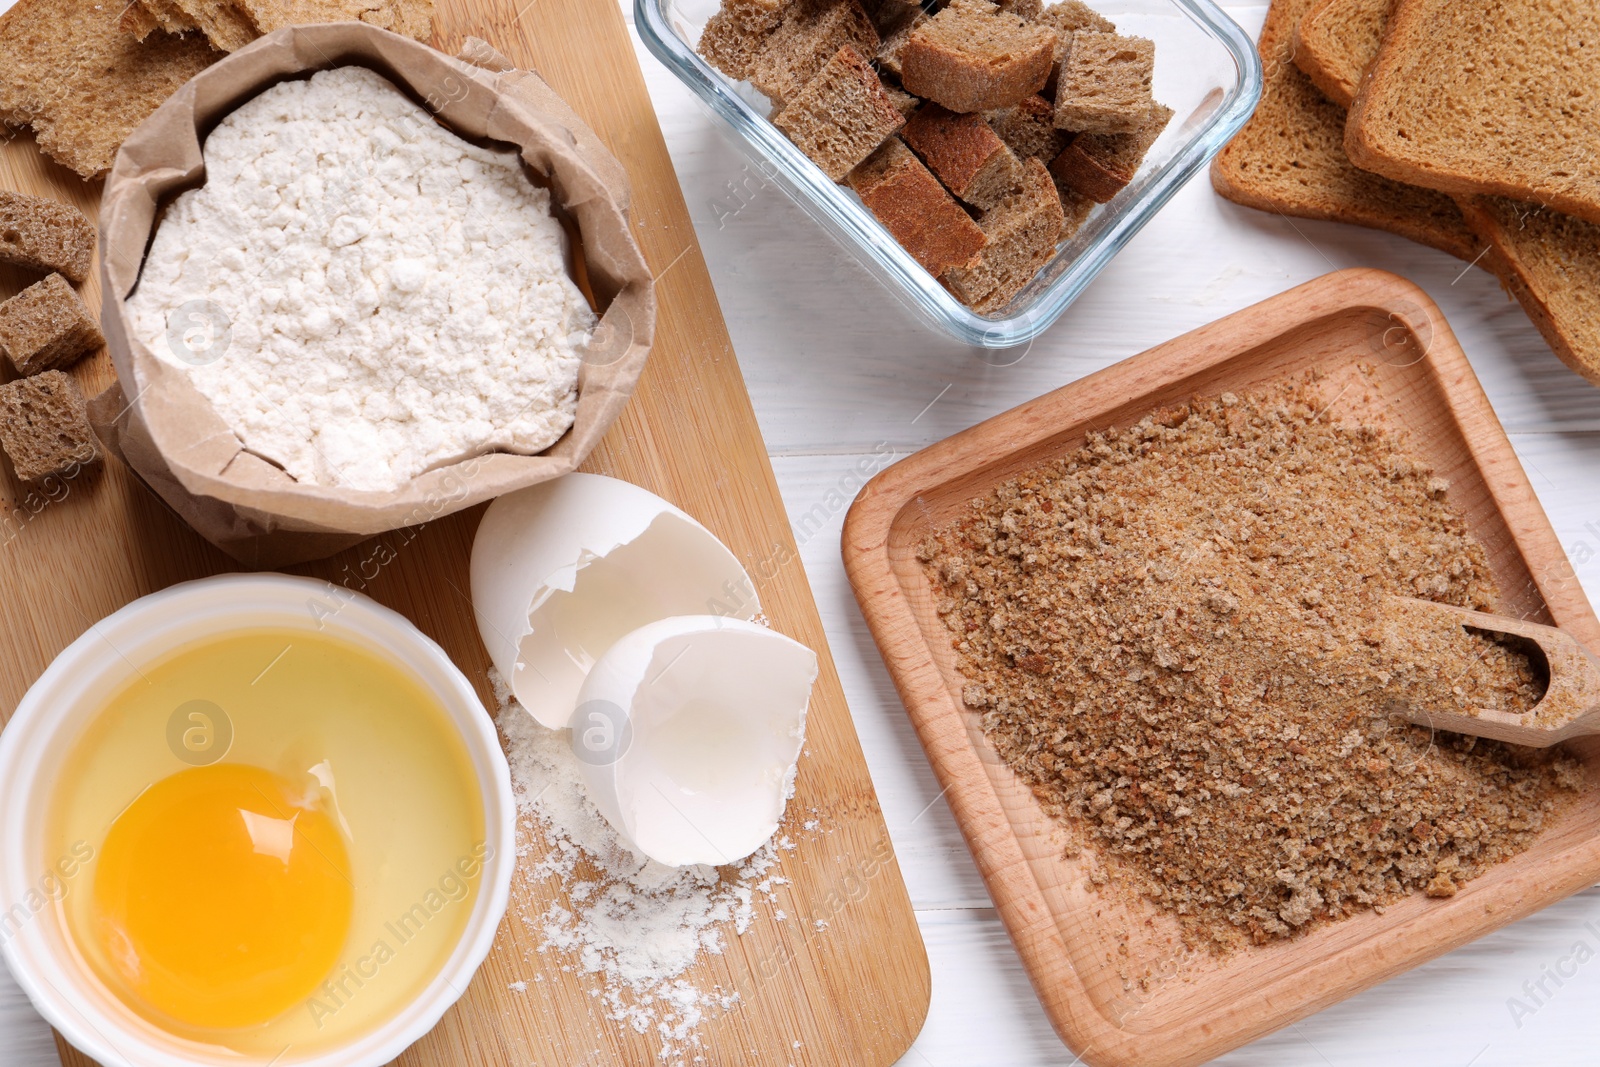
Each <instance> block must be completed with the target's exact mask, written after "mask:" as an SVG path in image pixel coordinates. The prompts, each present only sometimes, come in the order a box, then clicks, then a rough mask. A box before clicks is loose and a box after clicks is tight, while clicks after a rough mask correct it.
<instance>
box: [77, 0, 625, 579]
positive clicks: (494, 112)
mask: <svg viewBox="0 0 1600 1067" xmlns="http://www.w3.org/2000/svg"><path fill="white" fill-rule="evenodd" d="M463 52H464V54H466V55H467V56H468V57H469V58H470V59H471V60H472V61H473V63H472V64H471V65H469V64H468V63H466V62H462V61H459V60H454V59H451V58H450V57H448V56H445V55H444V54H442V53H439V52H436V51H434V50H433V49H430V48H428V47H427V46H425V45H421V44H418V43H416V42H414V41H411V40H409V39H406V38H401V37H398V36H396V35H394V34H389V33H387V32H386V31H383V30H379V29H376V28H375V27H371V26H368V25H366V24H364V23H339V24H330V25H325V26H309V27H292V28H289V29H285V30H280V31H278V32H276V33H274V34H271V35H268V36H267V37H265V38H262V39H261V40H260V41H257V42H255V43H254V44H252V45H250V46H249V47H248V48H246V49H241V50H240V51H239V52H236V53H234V54H233V55H232V56H230V57H228V58H227V59H225V60H222V61H220V62H219V63H217V64H216V65H214V66H212V67H210V68H208V69H207V70H206V71H204V72H202V73H201V74H200V75H198V76H197V77H196V78H195V79H194V80H193V81H191V82H190V83H188V84H187V85H185V86H184V87H183V88H182V89H180V90H179V92H178V93H177V94H175V95H174V96H173V97H172V99H170V100H169V101H168V102H167V103H166V104H164V105H163V106H162V108H161V109H159V110H158V111H157V112H156V114H155V115H153V116H152V117H151V119H150V120H148V121H147V122H146V123H145V124H144V125H143V126H141V127H140V128H139V129H138V130H136V131H135V133H134V134H133V135H132V136H131V137H130V138H129V140H128V142H127V143H126V144H125V145H124V147H123V151H122V153H121V154H119V156H118V159H117V163H116V166H115V167H114V168H113V171H112V174H111V177H110V178H109V179H108V180H107V183H106V191H105V196H104V200H103V205H102V250H103V253H104V254H103V255H102V268H101V269H102V282H103V291H104V293H105V301H104V304H105V306H104V308H103V315H102V319H103V322H104V326H105V330H106V334H107V340H108V343H109V346H110V348H111V351H112V357H113V362H114V364H115V366H116V370H117V375H118V379H119V384H120V385H121V387H122V389H123V390H124V393H123V399H122V400H118V401H115V402H108V403H104V404H100V405H97V410H100V411H101V412H102V413H106V412H108V411H114V412H115V413H116V414H115V422H114V424H104V423H102V424H101V425H99V426H98V427H97V429H99V431H100V433H101V435H102V437H103V438H105V439H106V441H107V443H108V445H109V446H110V447H112V448H113V450H114V451H116V452H117V453H118V454H119V455H122V456H123V457H124V458H125V459H126V460H127V462H128V463H129V465H130V466H132V467H134V469H135V470H136V472H137V473H139V474H140V476H141V477H142V478H143V479H144V481H145V482H146V484H148V485H150V486H151V487H152V488H153V489H155V490H156V492H157V493H158V494H159V495H160V496H161V497H162V498H163V499H164V500H165V501H166V502H167V503H168V504H169V505H170V506H172V507H173V508H174V510H176V511H177V512H178V514H179V515H180V516H181V517H183V518H184V519H185V521H187V522H189V523H190V525H192V526H193V527H194V528H195V529H196V530H197V531H199V532H200V533H201V534H202V535H203V536H204V537H206V538H207V540H210V541H211V542H212V543H214V544H216V545H217V546H218V547H220V548H222V549H223V550H224V551H227V552H228V553H229V554H230V555H233V556H234V557H235V558H237V559H240V560H241V561H242V562H246V563H249V564H252V565H255V566H271V565H282V564H284V563H286V562H297V561H302V560H305V559H312V558H317V557H318V556H323V555H328V554H331V553H332V552H334V551H338V550H339V549H341V548H343V547H346V546H347V545H349V544H352V543H354V542H356V541H359V540H361V539H363V538H365V537H368V536H371V535H373V534H377V533H381V532H384V531H386V530H390V529H395V528H397V527H400V526H405V525H413V524H416V523H421V522H427V521H429V520H431V519H434V518H439V517H442V516H444V515H447V514H450V513H452V512H454V511H458V510H460V509H462V508H465V507H470V506H471V505H473V504H476V503H479V502H481V501H483V500H487V499H490V498H492V497H495V496H499V495H501V494H503V493H506V492H510V491H513V490H515V489H519V488H523V487H525V486H528V485H533V484H536V483H537V482H540V481H544V480H547V479H549V478H552V477H557V476H559V475H561V474H565V473H567V472H568V471H571V470H572V469H574V468H575V467H576V466H577V465H578V463H579V462H581V461H582V459H583V457H584V456H586V455H587V454H588V452H589V451H590V450H592V448H593V447H594V445H595V444H596V443H597V442H598V441H599V439H600V437H601V436H602V435H603V434H604V433H605V431H606V429H607V428H609V426H610V424H611V423H612V422H613V421H615V419H616V417H617V415H618V414H620V412H621V410H622V408H623V406H625V404H626V402H627V399H628V397H629V395H631V392H632V389H633V387H634V385H635V383H636V382H637V379H638V376H639V373H640V372H641V371H642V369H643V364H644V360H645V358H646V356H647V355H648V352H649V347H650V344H651V341H652V340H653V328H654V314H655V300H654V288H653V282H652V279H651V276H650V272H649V268H648V267H647V266H646V265H645V262H644V258H643V255H642V254H641V253H640V252H639V249H638V246H637V244H636V243H635V242H634V241H633V238H632V235H631V233H630V232H629V230H628V227H627V218H626V215H625V208H626V204H627V200H628V188H627V176H626V171H625V170H624V169H623V168H622V166H621V164H620V162H618V161H617V160H616V158H615V157H614V156H612V155H611V154H610V153H609V152H608V151H607V150H606V149H605V148H604V146H603V145H602V144H601V142H600V140H599V138H598V137H597V136H596V135H595V134H594V132H593V131H592V130H590V129H589V128H588V126H587V125H585V124H584V123H583V122H582V120H581V119H579V118H578V117H577V115H576V113H574V112H573V111H572V109H571V108H570V107H569V106H567V105H566V103H565V102H564V101H562V100H561V99H560V98H559V97H558V96H556V94H555V93H554V91H553V90H551V89H550V88H549V86H548V85H546V84H545V83H544V82H543V80H542V79H540V78H539V77H538V75H536V74H533V73H531V72H527V71H516V70H513V69H511V67H510V64H509V62H508V61H507V60H505V58H504V57H503V56H500V55H499V54H498V53H496V52H495V51H494V50H493V49H492V48H490V47H489V46H488V45H487V44H485V43H484V42H482V41H478V40H477V39H469V42H468V44H467V46H466V47H465V48H464V49H463ZM350 61H357V62H363V63H364V64H365V65H371V66H374V67H376V68H378V69H379V70H380V72H381V73H384V74H385V75H386V76H388V77H390V78H392V79H393V80H396V81H397V82H400V83H402V84H403V85H407V86H409V87H410V88H411V89H412V91H413V92H414V93H416V94H417V95H420V96H422V97H423V98H424V100H425V101H426V102H427V103H428V106H429V108H430V110H434V111H435V112H436V113H437V114H438V115H439V117H440V118H441V119H443V120H444V121H445V122H446V123H447V124H449V125H451V126H453V127H456V128H458V129H462V130H463V131H464V132H466V133H468V134H469V135H473V136H484V137H491V138H493V139H497V140H504V141H510V142H511V143H513V144H515V145H518V146H519V147H520V148H521V149H522V151H523V155H524V158H526V159H527V160H528V162H529V163H530V164H531V165H533V166H534V167H535V168H536V169H538V170H541V171H544V172H546V173H549V174H550V175H551V178H552V185H553V186H554V187H555V188H556V190H557V198H558V199H560V200H563V201H564V202H565V206H566V207H567V209H568V211H569V212H570V213H571V214H572V215H573V216H574V217H575V219H576V220H577V222H578V226H579V229H580V232H581V234H582V239H583V243H584V251H585V255H586V257H587V258H588V259H589V260H590V263H589V267H590V272H591V277H592V278H593V279H594V281H595V286H596V289H597V290H598V291H602V292H603V293H605V294H606V295H611V297H612V299H611V304H610V306H609V307H608V308H607V311H606V313H605V315H604V317H603V318H602V320H601V323H600V326H599V327H598V328H597V330H596V333H595V339H594V341H593V342H592V343H591V345H590V348H589V351H588V353H587V357H586V360H585V364H584V367H583V369H582V371H581V373H580V394H579V403H578V415H577V420H576V422H575V423H574V425H573V427H572V428H571V429H570V430H569V431H568V432H567V434H566V435H565V436H564V437H563V438H562V439H561V440H560V441H559V442H558V443H557V444H556V445H555V446H553V447H552V448H551V449H549V450H548V451H547V452H545V453H544V454H542V455H539V456H531V457H530V456H513V455H509V454H505V453H491V454H488V455H485V456H479V457H471V458H467V459H463V460H461V461H458V462H456V463H453V464H449V465H446V466H443V467H440V468H438V469H436V470H433V471H430V472H428V473H426V474H424V475H422V476H420V477H418V478H417V479H415V480H413V481H412V482H411V483H409V484H408V485H407V486H405V487H402V488H401V489H400V490H397V491H396V492H394V493H347V492H343V491H339V490H334V489H328V488H325V487H316V486H302V485H299V484H298V483H295V482H294V481H293V480H292V479H291V478H289V477H288V475H287V474H285V473H284V472H282V471H281V470H279V469H278V468H276V467H274V466H272V465H271V464H268V463H266V462H265V461H262V460H260V459H259V458H257V457H254V456H252V455H251V454H249V453H246V452H242V451H241V449H240V447H239V443H238V441H237V439H236V438H234V437H233V435H232V433H231V432H229V431H228V429H227V427H226V426H225V425H223V424H222V422H221V420H220V418H218V416H217V415H216V414H215V412H214V411H212V409H211V407H210V405H209V404H208V403H207V402H206V401H205V400H204V398H203V397H201V396H200V395H199V393H198V392H196V391H195V390H194V389H193V387H192V386H191V385H189V383H188V379H187V376H186V375H185V374H183V373H182V372H181V371H180V370H178V369H176V368H173V367H171V366H169V365H167V364H165V363H164V362H162V361H161V360H159V359H158V358H157V357H156V356H155V355H154V354H153V353H151V352H150V351H149V350H148V349H147V348H146V347H145V346H144V345H143V344H142V343H140V342H139V341H137V339H135V338H133V337H132V336H131V334H130V332H129V331H128V329H127V323H126V320H125V317H124V313H123V300H124V299H125V298H126V296H127V294H128V293H129V292H130V291H131V290H132V288H133V285H134V284H135V282H136V281H137V276H138V270H139V267H140V265H141V263H142V258H143V253H144V249H145V246H146V244H147V242H148V238H149V235H150V232H151V226H152V223H153V220H154V217H155V212H156V209H157V205H158V204H159V203H160V202H161V200H162V199H163V198H164V197H165V196H166V195H168V194H169V193H170V192H171V191H172V190H173V189H175V188H178V187H180V186H183V185H186V184H196V183H197V182H198V179H199V177H200V175H201V173H202V158H201V155H200V137H201V136H202V135H203V133H204V132H208V131H209V128H210V126H211V125H212V124H214V122H215V121H216V120H217V119H219V118H220V117H221V115H223V114H225V113H227V112H228V111H230V110H232V109H233V108H234V107H236V106H238V104H239V103H240V102H242V100H244V99H247V98H248V97H249V96H252V95H254V94H255V93H256V92H258V91H260V89H261V88H264V87H265V86H267V85H270V84H272V83H274V82H276V81H281V80H284V79H285V78H286V77H293V76H295V75H297V74H300V73H303V72H306V71H310V70H315V69H326V68H328V67H331V66H338V65H342V64H343V63H346V62H350ZM385 68H387V69H385ZM435 105H437V106H435ZM129 395H131V397H132V402H131V403H130V402H127V400H126V397H128V396H129ZM274 540H278V541H283V542H284V544H283V545H281V546H274V545H273V544H272V543H271V542H273V541H274Z"/></svg>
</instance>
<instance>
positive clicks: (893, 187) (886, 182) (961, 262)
mask: <svg viewBox="0 0 1600 1067" xmlns="http://www.w3.org/2000/svg"><path fill="white" fill-rule="evenodd" d="M849 181H850V187H851V188H852V189H854V190H855V191H856V194H857V195H858V196H860V197H861V202H862V203H863V204H865V205H866V206H867V210H868V211H870V212H872V213H873V215H875V216H877V219H878V221H879V222H881V223H883V228H884V229H886V230H888V231H889V234H890V236H892V237H893V238H894V239H895V240H896V241H899V242H900V246H901V247H902V248H904V249H905V250H906V251H907V252H910V253H911V256H912V258H913V259H915V260H916V261H917V262H918V263H920V264H922V266H923V267H924V268H925V269H926V270H927V271H928V273H929V274H932V275H933V276H934V277H935V278H937V277H938V276H939V275H941V274H943V273H944V272H945V271H947V270H949V269H950V268H951V267H965V266H968V265H970V264H971V263H972V262H973V261H974V260H975V259H976V258H977V255H978V253H979V252H981V251H982V250H983V246H984V245H985V244H986V243H988V238H986V237H984V235H983V231H982V230H980V229H979V228H978V224H977V223H976V222H973V221H972V219H971V217H970V216H968V215H967V213H966V211H964V210H963V209H962V207H961V205H960V204H958V203H956V202H955V200H954V198H952V197H951V195H950V194H949V193H948V192H946V191H945V188H944V186H942V185H940V184H939V179H937V178H935V177H934V176H933V174H932V173H931V172H930V171H929V170H928V168H927V167H925V166H923V165H922V161H921V160H920V159H918V158H917V157H916V155H915V154H914V153H912V151H911V149H909V148H907V147H906V146H905V142H903V141H901V140H900V139H899V138H898V137H891V138H890V139H889V140H888V141H886V142H885V143H884V145H883V147H881V148H879V149H878V150H877V151H876V152H874V153H873V154H872V155H871V156H870V157H868V159H867V161H866V162H865V163H863V164H861V166H859V167H857V168H856V169H855V170H853V171H851V172H850V179H849Z"/></svg>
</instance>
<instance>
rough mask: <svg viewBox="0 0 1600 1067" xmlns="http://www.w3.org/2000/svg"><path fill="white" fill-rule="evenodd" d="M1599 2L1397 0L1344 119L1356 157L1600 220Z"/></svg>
mask: <svg viewBox="0 0 1600 1067" xmlns="http://www.w3.org/2000/svg"><path fill="white" fill-rule="evenodd" d="M1597 71H1600V4H1595V3H1593V2H1592V0H1584V2H1581V3H1555V2H1552V0H1501V2H1498V3H1462V2H1461V0H1399V2H1398V4H1397V5H1396V7H1395V9H1394V12H1393V14H1392V15H1391V17H1390V19H1389V25H1388V28H1387V30H1386V31H1385V35H1384V41H1383V47H1382V48H1381V49H1380V50H1379V52H1378V57H1377V59H1376V60H1375V61H1374V63H1373V65H1372V69H1371V70H1370V71H1369V72H1368V74H1367V77H1366V79H1365V80H1364V81H1363V82H1362V84H1361V90H1360V92H1359V93H1357V95H1356V100H1355V104H1354V105H1353V106H1352V107H1351V109H1350V121H1349V123H1348V125H1347V127H1346V129H1345V149H1346V151H1347V152H1348V153H1349V155H1350V159H1351V161H1352V162H1354V163H1355V164H1356V166H1358V167H1362V168H1363V169H1366V170H1371V171H1375V172H1376V173H1379V174H1383V175H1386V176H1388V177H1390V178H1393V179H1395V180H1396V181H1405V182H1412V183H1414V184H1417V185H1426V186H1428V187H1429V188H1432V189H1439V190H1442V191H1444V192H1447V193H1461V194H1479V193H1481V194H1486V195H1492V196H1508V197H1512V198H1514V199H1517V200H1528V201H1533V202H1536V203H1538V204H1540V205H1542V206H1545V207H1553V208H1555V209H1556V210H1558V211H1565V212H1567V213H1569V214H1572V215H1577V216H1578V217H1580V218H1584V219H1587V220H1589V221H1590V222H1600V88H1597V74H1596V72H1597Z"/></svg>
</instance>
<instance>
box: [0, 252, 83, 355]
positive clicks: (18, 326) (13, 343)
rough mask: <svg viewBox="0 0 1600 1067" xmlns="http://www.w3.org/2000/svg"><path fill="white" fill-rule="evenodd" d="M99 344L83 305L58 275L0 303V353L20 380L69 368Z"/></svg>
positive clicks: (75, 291)
mask: <svg viewBox="0 0 1600 1067" xmlns="http://www.w3.org/2000/svg"><path fill="white" fill-rule="evenodd" d="M103 344H105V338H104V337H102V336H101V335H100V326H99V324H97V323H96V322H95V321H94V316H93V315H91V314H89V308H88V305H86V304H85V303H84V302H83V298H82V297H80V296H79V295H78V293H77V290H75V289H73V288H72V286H70V285H68V284H67V280H66V279H65V278H63V277H62V276H61V275H59V274H52V275H50V276H49V277H48V278H46V279H45V280H44V281H42V282H35V283H34V284H33V285H30V286H28V287H27V288H26V289H24V290H23V291H22V292H20V293H18V294H17V295H16V296H14V297H12V298H11V299H10V300H7V301H6V302H5V303H4V304H0V352H4V353H5V355H6V358H7V359H9V360H10V361H11V365H12V366H13V367H15V368H16V369H17V373H18V374H21V375H23V376H24V377H26V376H27V375H30V374H38V373H39V372H40V371H47V370H55V369H57V368H60V367H65V366H68V365H70V364H72V363H73V362H74V361H76V360H77V359H78V357H80V356H82V355H83V354H84V353H85V352H89V351H92V350H93V349H96V348H99V347H100V346H101V345H103Z"/></svg>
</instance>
